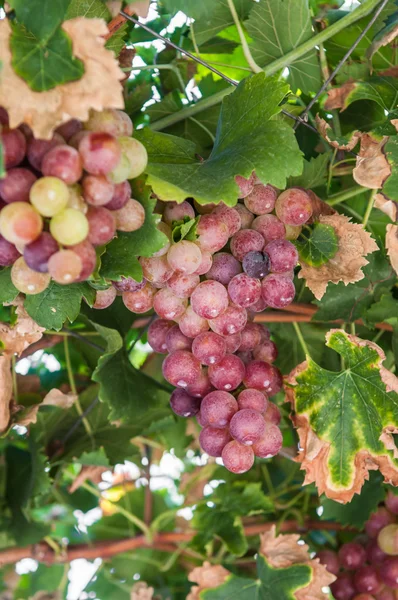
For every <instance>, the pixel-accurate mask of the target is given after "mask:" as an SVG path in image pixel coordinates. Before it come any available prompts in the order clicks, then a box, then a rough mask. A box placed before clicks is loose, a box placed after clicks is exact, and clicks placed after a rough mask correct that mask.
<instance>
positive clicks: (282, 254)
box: [265, 240, 298, 273]
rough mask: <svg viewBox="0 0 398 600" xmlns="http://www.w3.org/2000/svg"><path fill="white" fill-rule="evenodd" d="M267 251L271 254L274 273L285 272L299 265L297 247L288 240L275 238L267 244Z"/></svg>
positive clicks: (271, 269)
mask: <svg viewBox="0 0 398 600" xmlns="http://www.w3.org/2000/svg"><path fill="white" fill-rule="evenodd" d="M265 252H266V253H267V254H268V256H269V259H270V262H271V268H270V271H272V273H285V272H286V271H291V270H292V269H294V267H295V266H296V265H297V262H298V252H297V249H296V247H295V246H294V245H293V244H292V243H291V242H289V241H288V240H273V241H272V242H270V243H269V244H267V245H266V247H265Z"/></svg>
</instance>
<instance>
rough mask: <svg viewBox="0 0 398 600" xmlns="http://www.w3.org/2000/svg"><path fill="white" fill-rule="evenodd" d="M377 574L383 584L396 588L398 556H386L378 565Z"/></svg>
mask: <svg viewBox="0 0 398 600" xmlns="http://www.w3.org/2000/svg"><path fill="white" fill-rule="evenodd" d="M379 574H380V578H381V581H382V582H383V583H384V585H388V587H390V588H392V589H393V590H398V558H395V557H391V558H387V559H386V560H385V561H384V562H383V563H382V564H381V565H380V567H379Z"/></svg>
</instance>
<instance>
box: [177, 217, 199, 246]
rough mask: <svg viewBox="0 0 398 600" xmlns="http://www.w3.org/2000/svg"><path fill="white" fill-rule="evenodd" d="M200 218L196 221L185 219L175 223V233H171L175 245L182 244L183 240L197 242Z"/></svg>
mask: <svg viewBox="0 0 398 600" xmlns="http://www.w3.org/2000/svg"><path fill="white" fill-rule="evenodd" d="M199 219H200V217H196V219H190V218H189V217H185V219H184V220H183V221H174V222H173V231H172V233H171V239H172V240H173V242H174V243H176V242H180V241H181V240H190V241H195V240H196V237H197V236H196V227H197V225H198V222H199Z"/></svg>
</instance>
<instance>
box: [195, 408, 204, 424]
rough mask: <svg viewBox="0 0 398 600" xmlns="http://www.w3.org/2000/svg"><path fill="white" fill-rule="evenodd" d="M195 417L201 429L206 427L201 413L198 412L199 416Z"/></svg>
mask: <svg viewBox="0 0 398 600" xmlns="http://www.w3.org/2000/svg"><path fill="white" fill-rule="evenodd" d="M195 417H196V421H197V423H198V425H199V427H205V425H206V423H204V422H203V419H202V415H201V414H200V411H199V412H198V414H197V415H195Z"/></svg>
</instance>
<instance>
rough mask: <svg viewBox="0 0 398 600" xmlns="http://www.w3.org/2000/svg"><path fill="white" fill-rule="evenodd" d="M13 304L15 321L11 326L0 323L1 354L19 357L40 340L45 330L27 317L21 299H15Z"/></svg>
mask: <svg viewBox="0 0 398 600" xmlns="http://www.w3.org/2000/svg"><path fill="white" fill-rule="evenodd" d="M13 304H14V305H16V306H17V308H16V314H17V321H16V323H15V324H14V325H12V326H10V325H8V323H1V322H0V341H1V342H2V344H3V348H2V353H3V354H5V355H7V356H13V355H14V354H17V355H18V356H20V355H21V354H22V352H23V351H24V350H25V349H26V348H27V347H28V346H30V345H31V344H34V343H35V342H37V341H38V340H40V338H41V337H42V336H43V332H44V331H45V328H44V327H40V326H39V325H38V324H37V323H36V322H35V321H34V320H33V319H32V318H31V317H30V316H29V315H28V313H27V312H26V310H25V308H24V307H23V304H22V300H21V299H19V298H17V299H16V300H15V301H14V302H13Z"/></svg>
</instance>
